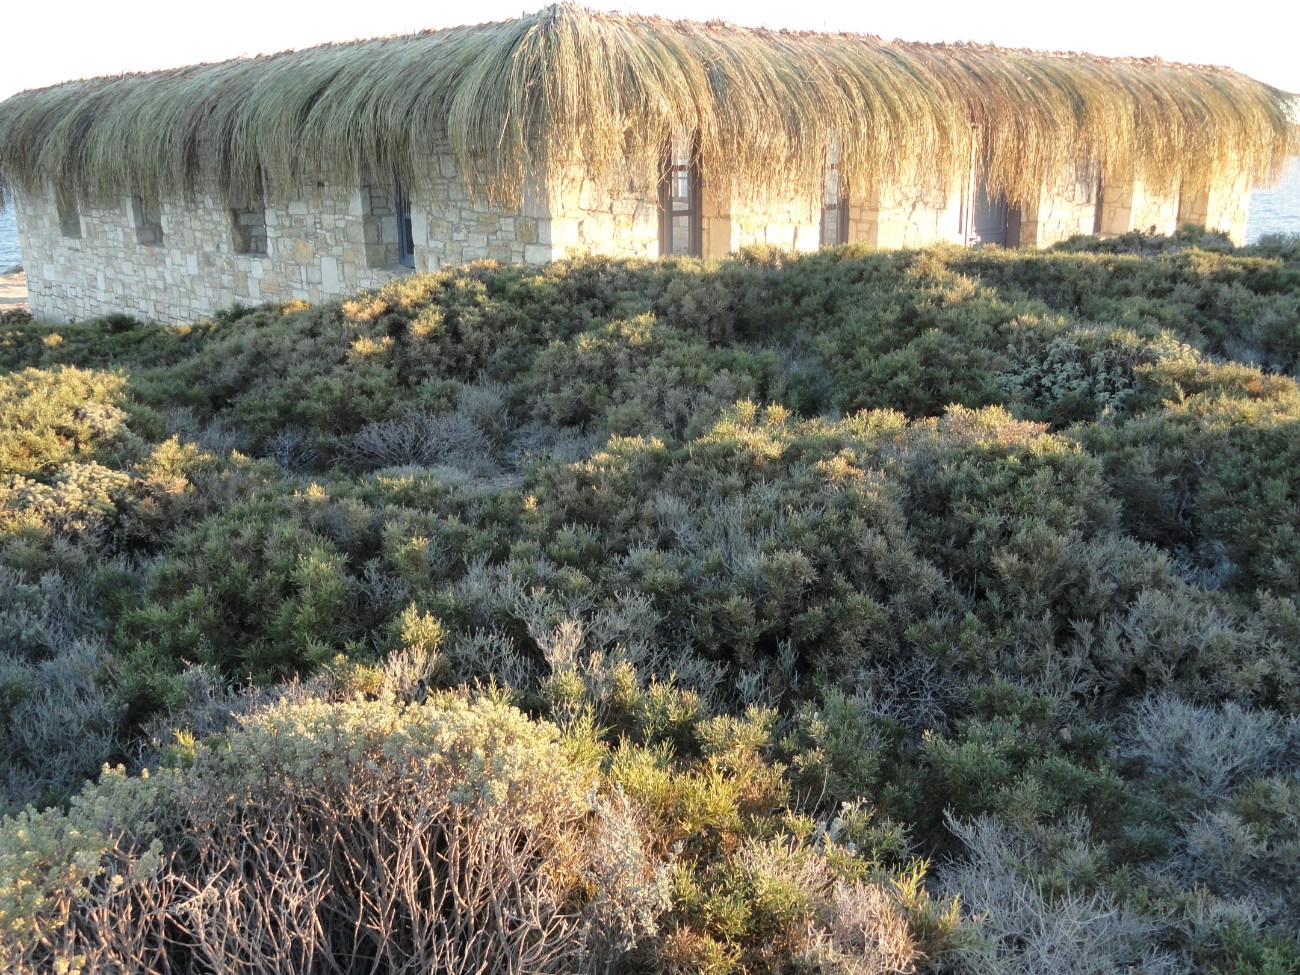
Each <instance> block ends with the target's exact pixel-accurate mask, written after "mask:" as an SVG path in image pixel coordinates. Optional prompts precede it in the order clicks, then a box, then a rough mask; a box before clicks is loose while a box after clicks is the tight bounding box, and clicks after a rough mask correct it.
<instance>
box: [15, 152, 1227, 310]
mask: <svg viewBox="0 0 1300 975" xmlns="http://www.w3.org/2000/svg"><path fill="white" fill-rule="evenodd" d="M703 168H704V172H703V173H702V192H701V239H702V250H703V253H704V255H705V256H708V257H721V256H725V255H726V254H729V253H732V252H734V251H736V250H738V249H739V248H741V247H745V246H749V245H754V244H768V245H773V246H777V247H781V248H785V249H789V250H797V251H807V250H815V249H816V248H817V247H819V246H820V244H821V241H820V217H821V214H820V210H819V205H818V203H817V201H816V199H815V198H811V197H810V198H809V199H803V200H796V201H780V200H777V201H772V202H766V203H758V204H756V203H753V202H749V201H745V200H741V199H740V198H738V197H734V196H733V195H732V194H730V193H728V192H726V191H725V190H723V189H722V184H721V183H719V182H717V181H714V182H711V181H710V179H709V166H708V163H707V160H706V163H705V166H704V167H703ZM970 182H971V181H968V182H967V185H966V186H964V187H963V186H957V187H955V188H954V189H952V190H950V191H943V190H938V189H927V188H924V187H913V188H908V189H903V190H897V191H893V192H890V193H869V192H868V193H863V194H861V195H860V196H855V197H850V199H849V211H848V240H849V241H850V242H858V243H863V244H867V245H869V246H873V247H879V248H882V249H885V248H898V247H917V246H923V245H925V244H929V243H934V242H939V241H948V242H955V243H962V242H963V241H964V240H965V239H966V228H965V227H964V222H965V220H966V219H967V217H966V214H967V211H968V207H967V206H966V203H967V197H968V195H969V186H970ZM397 192H398V190H397V186H396V182H395V181H394V180H392V179H382V178H376V177H371V178H369V179H367V180H364V181H362V182H361V183H360V184H359V185H342V184H337V183H335V184H331V183H317V184H315V185H313V186H311V187H309V188H307V189H305V190H301V191H300V192H299V194H298V195H297V197H296V198H293V199H275V198H262V197H257V198H254V199H249V200H236V201H232V200H228V199H226V198H224V197H223V195H222V194H221V193H220V192H219V191H218V190H217V189H216V188H215V187H214V186H208V187H202V188H200V189H199V190H198V191H196V192H195V193H194V194H192V196H191V197H190V198H188V199H172V200H163V201H161V202H160V203H157V204H154V203H151V202H150V201H146V200H142V199H141V198H139V197H136V196H128V197H123V198H122V199H120V200H118V201H116V202H115V203H111V204H109V205H99V206H93V207H92V206H87V205H84V204H82V205H80V206H78V205H76V204H74V203H71V202H69V201H66V200H56V194H55V192H54V190H53V188H52V187H49V188H47V190H46V192H45V193H44V194H37V195H31V194H20V195H19V196H18V198H17V200H16V204H17V216H18V228H19V238H20V242H21V244H22V248H23V254H24V257H25V264H26V270H27V281H28V288H29V291H30V296H31V307H32V312H33V314H35V315H36V316H37V317H40V318H44V319H47V320H51V321H68V320H74V319H83V318H91V317H95V316H99V315H105V314H111V313H125V314H129V315H134V316H136V317H139V318H142V319H146V320H151V321H159V322H184V321H193V320H196V319H199V318H202V317H204V316H210V315H212V314H214V313H215V312H218V311H220V310H222V309H224V308H229V307H231V306H233V305H236V304H243V305H256V304H260V303H262V302H274V301H289V300H295V299H296V300H301V301H311V302H316V301H322V300H328V299H330V298H335V297H341V296H345V295H349V294H352V293H354V292H356V291H359V290H363V289H369V288H377V287H380V286H381V285H383V284H384V283H385V282H386V281H388V280H390V279H392V278H393V277H395V276H399V275H403V274H408V273H411V269H410V268H407V267H404V266H402V265H400V264H399V263H398V230H397V220H398V213H397ZM407 195H408V198H409V207H410V216H411V237H412V242H413V244H414V261H413V263H414V265H415V266H414V270H416V271H432V270H436V269H438V268H441V267H446V266H455V265H460V264H465V263H468V262H470V261H475V260H484V259H491V260H496V261H500V262H502V263H527V264H542V263H545V262H547V261H550V260H553V259H556V258H560V257H566V256H571V255H580V254H589V253H594V254H606V255H610V256H616V257H642V258H650V257H655V256H657V255H658V254H659V198H658V196H659V183H658V172H657V166H656V165H655V164H654V163H653V162H648V161H643V162H640V163H633V162H631V161H629V162H628V163H627V164H626V172H624V173H622V174H621V175H620V176H619V178H617V179H615V180H613V181H612V182H611V183H608V184H598V183H596V182H595V181H593V180H591V179H589V178H587V176H586V175H585V174H583V173H582V172H580V171H577V170H571V171H568V172H563V173H549V174H541V173H539V174H536V176H535V177H534V179H532V180H530V185H528V186H526V187H525V188H524V190H523V193H522V196H523V204H522V206H521V207H520V208H519V209H518V210H516V211H507V210H503V209H500V208H495V207H492V206H488V205H486V204H483V203H480V202H476V201H475V200H473V199H472V198H471V196H470V194H469V191H468V188H467V186H466V185H465V182H464V180H463V179H462V178H461V176H460V174H459V173H458V171H457V167H456V165H455V161H454V159H453V158H452V155H451V152H450V150H449V149H447V148H446V147H443V148H442V149H440V150H439V151H437V152H435V153H434V154H433V155H432V156H431V157H430V165H429V169H428V172H427V175H426V177H425V178H424V179H422V180H420V181H419V183H418V185H416V186H413V187H409V188H407ZM1248 199H1249V187H1247V186H1245V185H1244V183H1243V184H1241V185H1233V186H1224V187H1213V188H1209V189H1202V190H1199V191H1198V190H1194V189H1190V188H1187V187H1182V188H1179V187H1169V188H1166V189H1156V190H1152V189H1151V188H1149V187H1143V186H1141V185H1140V184H1137V183H1135V182H1133V181H1129V182H1121V181H1118V180H1112V181H1104V182H1103V185H1102V188H1101V194H1100V196H1098V194H1097V187H1096V178H1095V176H1088V175H1086V174H1079V173H1071V174H1068V176H1067V177H1066V178H1063V180H1062V181H1061V182H1060V183H1059V184H1058V185H1056V186H1052V187H1050V188H1048V189H1046V190H1045V191H1044V193H1043V194H1042V196H1041V198H1040V199H1039V200H1038V201H1037V202H1036V203H1035V204H1033V205H1030V206H1025V207H1022V208H1020V209H1019V211H1018V216H1019V235H1020V236H1019V242H1020V243H1021V244H1023V245H1037V246H1045V245H1047V244H1050V243H1053V242H1055V241H1058V240H1063V239H1065V238H1067V237H1069V236H1072V235H1074V234H1087V233H1092V232H1093V229H1094V227H1098V226H1099V227H1100V230H1101V232H1102V233H1103V234H1120V233H1125V232H1127V231H1129V230H1146V229H1149V228H1151V227H1154V228H1155V229H1156V230H1157V231H1160V232H1164V233H1170V232H1172V231H1174V230H1175V229H1177V227H1178V226H1179V225H1180V224H1183V223H1199V224H1205V225H1208V226H1210V227H1212V228H1222V229H1224V230H1226V231H1227V232H1228V233H1229V234H1230V235H1231V236H1232V238H1233V239H1234V240H1237V241H1238V242H1240V240H1241V238H1242V236H1243V235H1244V232H1245V215H1246V205H1247V201H1248ZM1013 238H1014V234H1013Z"/></svg>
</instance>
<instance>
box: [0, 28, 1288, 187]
mask: <svg viewBox="0 0 1300 975" xmlns="http://www.w3.org/2000/svg"><path fill="white" fill-rule="evenodd" d="M674 126H685V127H687V128H689V129H692V130H694V132H695V133H696V140H697V146H698V151H699V153H700V155H701V158H702V159H703V160H704V162H705V165H706V166H707V167H708V172H709V177H710V179H711V180H713V181H714V182H715V183H716V182H726V181H731V182H732V183H733V184H734V185H735V186H736V187H740V188H744V189H746V190H748V191H751V192H755V193H771V194H774V195H785V196H790V195H797V196H811V195H813V194H815V193H816V188H817V187H819V186H821V185H822V180H823V178H824V174H825V168H826V165H827V149H828V146H829V144H830V141H831V140H832V138H834V139H835V140H837V141H838V144H839V146H840V161H839V166H840V171H841V174H842V177H843V178H844V179H845V180H846V181H847V183H848V185H849V187H850V191H851V192H852V191H853V189H852V188H855V187H856V188H883V187H891V186H906V185H918V186H925V187H936V186H950V185H951V184H952V180H954V179H960V178H961V177H962V174H963V173H966V172H969V170H970V166H971V161H972V160H973V159H983V160H986V164H987V167H988V173H989V177H990V180H991V182H992V184H993V185H994V187H995V188H999V189H1001V190H1003V191H1005V192H1006V193H1007V195H1008V197H1009V198H1010V199H1011V200H1012V202H1023V201H1029V200H1032V199H1034V198H1035V197H1036V195H1037V194H1038V193H1039V192H1040V190H1041V189H1042V187H1043V186H1044V185H1046V184H1047V182H1048V180H1049V179H1053V178H1055V179H1060V178H1061V175H1062V174H1063V173H1066V172H1069V171H1070V167H1072V166H1073V165H1074V164H1076V163H1078V162H1083V163H1086V164H1088V165H1092V166H1100V167H1101V171H1102V172H1105V173H1107V174H1110V175H1111V176H1112V177H1114V178H1126V177H1128V176H1137V177H1139V178H1141V179H1143V180H1144V181H1147V182H1149V183H1151V184H1153V185H1158V186H1174V185H1176V184H1178V183H1179V182H1182V183H1194V184H1200V185H1209V184H1212V183H1216V182H1218V181H1220V180H1223V179H1225V178H1232V177H1234V176H1240V175H1242V174H1244V175H1245V176H1246V177H1247V178H1248V179H1250V180H1251V181H1254V182H1262V181H1267V180H1269V179H1272V178H1275V177H1276V176H1277V175H1278V174H1279V173H1280V172H1281V171H1282V170H1283V168H1284V167H1285V165H1286V162H1287V160H1288V159H1289V158H1290V157H1291V156H1293V155H1295V154H1296V153H1297V151H1300V138H1298V137H1297V125H1296V119H1295V117H1294V109H1293V108H1292V99H1291V96H1290V95H1289V94H1287V93H1285V92H1282V91H1280V90H1278V89H1275V88H1272V87H1270V86H1268V85H1265V84H1262V83H1260V82H1258V81H1255V80H1253V79H1251V78H1249V77H1247V76H1245V75H1242V74H1240V73H1238V72H1235V71H1232V70H1229V69H1226V68H1215V67H1193V66H1187V65H1180V64H1170V63H1166V62H1163V61H1160V60H1158V59H1128V58H1122V59H1116V58H1101V57H1094V56H1090V55H1084V54H1075V53H1043V52H1037V51H1027V50H1014V49H1006V48H997V47H992V46H987V45H974V44H955V45H954V44H938V45H934V44H913V43H904V42H898V41H894V42H886V41H883V40H881V39H880V38H878V37H873V36H866V35H851V34H818V33H804V32H790V31H769V30H760V29H751V28H745V27H738V26H734V25H731V24H723V23H694V22H685V21H670V20H663V19H659V18H654V17H642V16H632V15H621V14H607V13H600V12H595V11H591V10H587V9H585V8H582V7H579V6H575V5H573V4H568V3H562V4H558V5H555V6H551V7H547V8H546V9H544V10H541V11H539V12H538V13H535V14H531V15H528V16H524V17H521V18H519V19H517V20H510V21H504V22H500V23H491V24H483V25H478V26H473V27H457V28H452V29H447V30H439V31H428V32H425V33H421V34H416V35H410V36H401V37H389V38H383V39H378V40H368V41H358V42H352V43H345V44H331V45H325V46H322V47H314V48H309V49H306V50H301V51H288V52H284V53H281V54H274V55H270V56H261V57H256V58H248V59H239V60H233V61H226V62H222V63H218V64H202V65H196V66H192V67H185V68H178V69H174V70H168V71H157V72H150V73H145V74H131V75H123V76H120V77H110V78H96V79H91V80H85V81H74V82H69V83H67V84H63V85H57V86H54V87H51V88H45V89H40V90H35V91H27V92H23V93H21V94H18V95H15V96H13V97H12V98H10V99H8V100H6V101H4V102H0V188H3V187H8V188H10V189H13V188H17V189H23V188H27V189H33V190H35V189H37V188H43V187H44V186H45V185H46V184H47V183H49V182H53V183H54V184H55V185H56V186H57V187H59V189H60V192H62V193H65V194H67V195H68V196H69V197H76V198H80V199H82V200H86V201H91V202H94V201H104V200H109V199H112V198H115V197H120V196H122V195H125V194H139V195H142V196H145V197H147V198H152V199H163V198H169V197H175V196H179V195H182V194H187V193H190V192H193V191H194V190H195V189H196V188H197V187H200V186H203V185H205V184H209V183H211V182H214V181H215V183H216V184H217V185H219V186H221V187H224V188H225V190H226V191H227V192H228V193H230V194H231V195H232V196H243V195H244V194H245V193H246V192H247V191H248V190H249V189H250V188H251V187H253V186H256V185H259V184H260V185H262V186H264V187H265V188H266V190H267V192H268V193H281V192H282V193H292V192H294V191H295V190H296V189H298V188H299V187H301V186H303V185H309V184H310V183H311V182H313V181H315V180H317V179H331V180H349V181H355V180H359V179H361V178H363V175H364V174H366V173H385V172H392V173H395V174H396V175H397V176H398V177H400V178H402V179H403V180H404V181H406V182H407V183H408V184H412V185H413V184H418V182H419V180H420V176H421V174H422V172H423V171H424V167H425V165H426V164H427V160H428V157H429V154H430V151H431V149H432V147H434V146H435V145H438V144H447V143H449V144H450V147H451V151H452V153H453V155H454V157H455V160H456V163H457V166H458V167H459V169H460V171H461V173H462V174H463V175H464V177H465V178H466V180H467V182H468V183H469V186H470V189H471V192H472V193H474V194H475V195H476V196H477V197H480V198H483V199H486V200H490V201H493V202H498V203H503V204H507V205H510V204H518V203H519V202H520V195H521V193H522V192H523V190H522V187H523V185H524V180H525V177H526V176H527V175H529V174H537V173H539V172H543V171H545V169H546V167H565V166H575V165H576V166H581V167H582V168H583V170H584V171H585V172H587V173H589V174H590V175H591V176H592V177H594V178H596V179H598V180H599V179H608V180H611V181H612V180H614V179H616V178H618V177H619V174H620V172H621V170H620V166H621V165H622V163H623V160H624V159H625V157H626V156H627V154H628V153H629V152H630V153H632V154H633V155H634V156H640V157H642V158H643V159H644V160H651V159H655V158H657V155H658V153H659V152H660V151H661V147H662V145H663V141H664V139H665V138H666V137H667V135H668V133H669V132H670V131H672V130H673V128H674Z"/></svg>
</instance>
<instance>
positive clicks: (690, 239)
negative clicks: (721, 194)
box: [659, 129, 704, 257]
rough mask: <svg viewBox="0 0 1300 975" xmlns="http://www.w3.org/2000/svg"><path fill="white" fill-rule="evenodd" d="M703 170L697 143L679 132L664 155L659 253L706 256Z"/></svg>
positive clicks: (674, 135) (660, 201)
mask: <svg viewBox="0 0 1300 975" xmlns="http://www.w3.org/2000/svg"><path fill="white" fill-rule="evenodd" d="M700 185H701V180H700V167H699V159H698V156H697V152H696V147H695V140H694V139H693V138H691V136H690V135H689V134H688V133H687V132H686V131H685V130H684V129H679V130H678V131H677V132H675V133H674V134H673V137H672V139H671V140H670V141H669V145H668V148H667V151H666V152H665V154H664V167H663V177H662V179H661V180H660V185H659V253H660V254H664V255H667V254H688V255H690V256H692V257H699V256H701V255H702V254H703V252H704V247H703V235H702V233H701V223H702V221H701V219H700Z"/></svg>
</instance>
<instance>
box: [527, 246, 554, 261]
mask: <svg viewBox="0 0 1300 975" xmlns="http://www.w3.org/2000/svg"><path fill="white" fill-rule="evenodd" d="M550 260H551V248H550V247H548V246H546V245H544V244H527V245H525V247H524V262H525V263H527V264H547V263H549V262H550Z"/></svg>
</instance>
